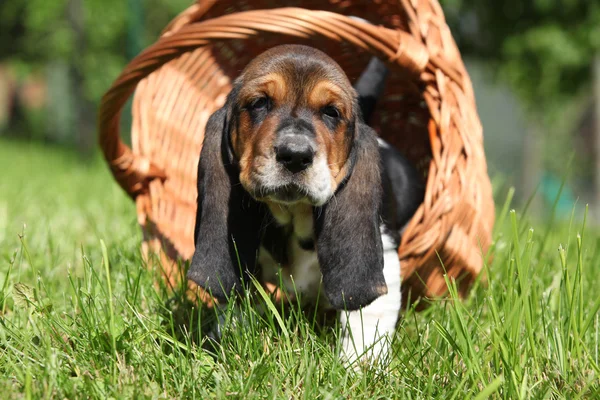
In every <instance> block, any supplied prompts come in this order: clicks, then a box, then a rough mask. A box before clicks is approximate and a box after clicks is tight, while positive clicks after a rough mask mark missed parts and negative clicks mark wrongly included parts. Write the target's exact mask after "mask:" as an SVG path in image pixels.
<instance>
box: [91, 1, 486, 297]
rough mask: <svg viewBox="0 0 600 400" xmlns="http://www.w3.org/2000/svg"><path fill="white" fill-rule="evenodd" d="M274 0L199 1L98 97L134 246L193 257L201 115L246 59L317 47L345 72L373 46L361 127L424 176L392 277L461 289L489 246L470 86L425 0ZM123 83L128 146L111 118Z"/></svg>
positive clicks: (355, 68)
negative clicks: (128, 108)
mask: <svg viewBox="0 0 600 400" xmlns="http://www.w3.org/2000/svg"><path fill="white" fill-rule="evenodd" d="M281 3H282V2H281V1H276V0H253V1H239V0H235V1H231V0H222V1H214V0H212V1H211V0H200V1H199V3H197V4H194V5H192V6H191V7H190V8H188V9H187V10H186V11H184V12H183V13H182V14H180V15H179V16H178V17H177V18H176V19H175V20H173V21H172V22H171V24H170V25H169V26H168V27H167V28H166V30H165V31H164V33H163V35H162V37H161V38H160V39H159V40H158V41H157V42H156V43H155V44H154V45H152V46H150V47H149V48H147V49H146V50H145V51H144V52H142V53H141V54H140V55H139V56H138V57H136V58H135V59H134V60H133V61H132V62H131V63H130V64H129V65H128V66H127V67H126V68H125V70H124V71H123V72H122V74H121V76H119V78H118V79H117V80H116V81H115V82H114V84H113V86H112V87H111V88H110V90H109V91H108V92H107V93H106V94H105V96H104V97H103V99H102V104H101V107H100V115H99V127H100V144H101V147H102V150H103V151H104V154H105V157H106V159H107V161H108V163H109V164H110V167H111V169H112V172H113V174H114V176H115V178H116V180H117V181H118V182H119V184H120V185H121V186H122V187H123V189H125V190H126V191H127V192H128V193H129V194H130V195H131V196H132V197H133V198H134V199H135V201H136V205H137V212H138V216H139V223H140V225H141V226H142V228H143V231H144V246H145V248H146V249H153V250H158V249H159V248H162V249H163V250H165V252H164V253H166V254H167V255H168V257H169V258H170V259H171V260H176V259H178V258H180V259H184V260H187V259H189V258H190V257H191V256H192V254H193V251H194V243H193V232H194V221H195V211H196V173H197V164H198V156H199V154H200V149H201V147H202V141H203V134H204V127H205V124H206V121H207V119H208V117H209V116H210V115H211V114H212V112H213V111H215V110H216V109H218V108H219V107H221V106H222V105H223V103H224V100H225V97H226V95H227V93H228V92H229V90H230V88H231V82H232V80H233V79H235V77H236V76H237V75H238V74H239V72H240V71H241V70H242V69H243V67H244V66H245V65H246V64H247V63H248V62H249V61H250V60H251V59H252V58H253V57H255V56H256V55H257V54H259V53H261V52H262V51H264V50H266V49H267V48H269V47H272V46H274V45H277V44H281V43H302V44H308V45H311V46H314V47H317V48H319V49H321V50H324V51H325V52H326V53H327V54H329V55H330V56H331V57H332V58H334V59H335V60H336V61H337V62H339V64H340V65H341V66H342V68H344V70H345V71H346V73H347V74H348V76H349V78H350V80H351V81H354V80H355V79H356V78H357V77H358V76H359V75H360V73H361V72H362V71H363V69H364V68H365V66H366V64H367V63H368V61H369V59H370V57H371V56H372V55H373V54H374V55H376V56H378V57H379V58H380V59H382V60H384V61H386V62H387V64H388V66H389V67H390V68H391V70H392V72H391V74H390V76H389V78H388V84H387V86H386V90H385V93H384V95H383V98H382V100H380V102H379V103H378V110H377V111H376V113H375V115H374V116H373V124H372V125H373V127H374V128H375V129H376V130H377V131H378V132H379V134H380V135H381V136H382V137H383V138H385V139H386V140H388V141H389V142H390V143H392V144H394V145H395V146H396V147H398V148H399V149H400V150H401V151H402V152H403V153H404V154H405V155H406V156H407V157H408V158H409V159H410V160H412V161H413V162H414V163H415V165H417V166H418V168H419V169H420V171H422V173H423V177H424V179H425V180H426V183H427V186H426V187H427V189H426V195H425V201H424V203H423V204H422V206H421V207H420V208H419V209H418V211H417V212H416V215H415V216H414V218H413V219H412V220H411V222H410V223H409V225H408V227H407V228H406V230H405V233H404V235H403V237H402V244H401V246H400V249H399V257H400V259H401V264H402V275H403V281H404V286H405V289H410V291H412V295H411V298H415V297H416V296H419V295H427V296H438V295H442V294H444V293H445V291H446V284H445V282H444V279H443V274H444V273H447V274H448V275H449V276H451V277H454V278H456V279H457V281H458V283H459V284H458V287H459V290H460V292H461V293H462V294H465V293H466V292H467V290H468V288H469V286H470V284H471V283H472V282H473V280H474V278H475V277H476V276H477V275H478V274H479V273H480V271H481V267H482V264H483V256H482V254H485V252H486V251H487V249H488V247H489V244H490V241H491V230H492V226H493V223H494V203H493V199H492V191H491V185H490V180H489V177H488V175H487V166H486V161H485V155H484V151H483V137H482V128H481V125H480V122H479V119H478V116H477V111H476V107H475V100H474V96H473V90H472V87H471V82H470V79H469V76H468V75H467V72H466V70H465V67H464V65H463V63H462V60H461V57H460V54H459V52H458V50H457V47H456V45H455V42H454V40H453V39H452V36H451V34H450V31H449V29H448V27H447V25H446V23H445V19H444V16H443V13H442V10H441V8H440V6H439V4H438V2H437V0H362V1H359V0H318V1H309V0H303V1H301V0H286V1H285V4H286V5H293V6H298V7H303V8H291V7H290V8H277V7H278V6H280V5H281ZM350 16H359V17H361V18H363V19H366V20H368V21H370V22H371V23H373V25H370V24H368V23H364V22H360V21H357V20H356V19H353V18H350ZM134 90H135V92H136V93H135V96H134V100H133V126H132V132H131V140H132V148H131V149H130V148H129V147H127V146H126V145H125V144H123V142H122V141H121V139H120V137H119V120H120V113H121V110H122V107H123V105H124V104H125V103H126V101H127V99H128V98H129V97H130V96H131V94H132V93H133V91H134ZM440 260H441V261H442V262H443V264H442V262H440ZM167 273H169V272H167ZM407 292H408V291H407V290H404V293H407Z"/></svg>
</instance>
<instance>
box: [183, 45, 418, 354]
mask: <svg viewBox="0 0 600 400" xmlns="http://www.w3.org/2000/svg"><path fill="white" fill-rule="evenodd" d="M386 74H387V70H386V69H385V67H384V66H383V64H382V63H381V62H379V61H372V62H371V63H370V64H369V66H368V67H367V70H366V71H365V73H364V74H363V75H362V76H361V78H360V79H359V81H358V83H357V88H358V89H359V90H361V91H362V93H361V94H360V95H359V94H358V93H357V91H356V90H355V89H354V88H353V87H352V85H351V84H350V82H349V80H348V78H347V76H346V75H345V73H344V71H343V70H342V69H341V67H340V66H339V65H338V64H337V63H335V62H334V61H333V60H332V59H331V58H330V57H328V56H327V55H326V54H324V53H323V52H321V51H319V50H316V49H313V48H310V47H307V46H300V45H285V46H278V47H275V48H273V49H271V50H268V51H266V52H265V53H263V54H261V55H260V56H258V57H257V58H255V59H254V60H253V61H252V62H250V64H248V66H247V67H246V68H245V69H244V71H243V72H242V73H241V75H240V76H239V78H238V79H236V80H235V82H234V84H233V88H232V91H231V92H230V94H229V96H228V98H227V101H226V103H225V105H224V106H223V107H222V108H221V109H220V110H218V111H216V112H215V113H214V114H213V115H212V116H211V117H210V119H209V121H208V123H207V126H206V132H205V138H204V144H203V148H202V152H201V156H200V163H199V167H198V211H197V219H196V227H195V243H196V249H195V253H194V256H193V258H192V262H191V265H190V269H189V271H188V278H189V279H191V280H193V281H194V282H196V283H197V284H198V285H199V286H201V287H202V288H204V289H205V290H207V291H209V292H210V293H211V294H212V295H213V297H215V298H216V299H217V300H220V301H224V300H225V299H226V298H227V297H228V296H229V295H230V294H232V293H233V292H235V291H237V290H239V289H240V288H241V287H242V286H243V285H241V283H242V282H244V281H248V279H249V278H250V277H251V276H255V277H257V278H258V279H259V280H260V281H261V282H263V283H265V284H272V285H278V284H280V283H282V284H283V288H282V289H283V291H284V292H285V293H287V294H288V296H289V297H290V298H294V299H295V300H297V301H300V302H301V303H302V304H306V305H308V304H314V303H316V302H317V297H318V294H319V293H322V294H323V295H324V296H321V297H324V298H321V299H319V300H318V302H319V305H320V306H321V308H323V309H335V310H340V321H341V325H342V327H343V330H344V336H343V338H344V339H343V346H342V348H343V351H344V355H345V357H347V359H348V360H354V359H355V358H356V357H357V356H359V355H361V354H363V353H365V352H366V351H367V350H370V351H372V353H371V354H373V355H375V356H377V355H379V353H381V352H383V351H386V348H387V340H381V339H385V336H387V335H388V334H391V333H393V332H394V329H395V325H396V322H397V319H398V314H399V311H400V306H401V303H400V262H399V260H398V253H397V248H398V244H399V240H400V230H401V228H402V226H403V225H404V224H405V223H406V222H407V221H408V220H409V219H410V217H411V216H412V214H413V213H414V211H415V210H416V209H417V207H418V206H419V204H420V203H421V201H422V199H423V185H422V183H421V180H420V178H419V176H418V173H417V172H416V171H415V170H414V168H413V167H412V166H411V165H410V163H408V162H407V161H406V160H405V159H404V158H402V156H401V155H400V154H399V153H398V152H397V151H395V150H394V149H393V148H391V147H390V146H389V145H387V144H386V143H385V142H383V141H381V140H380V141H379V142H378V138H377V136H376V134H375V132H374V131H373V130H372V129H371V128H369V127H368V126H367V125H366V124H365V122H364V120H363V118H362V116H361V110H360V106H359V102H360V104H361V105H362V106H363V109H364V113H365V114H366V115H367V117H368V116H369V115H370V112H371V111H372V109H373V108H374V103H375V101H376V99H377V97H378V96H379V94H380V92H381V90H382V89H383V84H382V82H383V80H384V79H385V75H386ZM296 295H297V296H296Z"/></svg>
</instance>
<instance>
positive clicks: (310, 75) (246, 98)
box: [230, 46, 356, 206]
mask: <svg viewBox="0 0 600 400" xmlns="http://www.w3.org/2000/svg"><path fill="white" fill-rule="evenodd" d="M236 88H237V89H236V90H237V94H236V96H235V99H234V103H233V106H232V109H231V110H232V113H233V115H231V116H230V121H231V122H232V123H231V126H230V145H231V148H232V150H233V153H234V154H235V157H236V159H237V160H238V162H239V167H240V176H239V178H240V182H241V184H242V186H243V187H244V189H245V190H246V191H247V192H248V193H250V195H251V196H253V197H254V198H255V199H257V200H260V201H266V202H275V203H284V204H294V203H298V202H302V203H306V204H310V205H313V206H321V205H323V204H325V203H326V202H327V201H328V200H329V199H330V198H331V197H332V196H333V194H334V193H335V191H336V189H337V187H338V185H339V184H340V183H341V182H342V181H343V179H344V178H345V177H346V175H347V173H348V169H349V168H350V166H349V164H350V163H349V160H348V157H349V154H350V150H351V146H352V141H353V139H354V132H355V112H356V105H355V104H356V101H355V98H356V94H355V91H354V89H353V88H352V86H351V85H350V82H349V81H348V78H347V77H346V75H345V74H344V73H343V71H342V70H341V68H340V67H339V66H338V65H337V64H336V63H335V62H334V61H333V60H331V59H330V58H329V57H328V56H326V55H325V54H324V53H322V52H320V51H318V50H315V49H311V48H306V47H303V46H279V47H276V48H274V49H272V50H269V51H267V52H265V53H263V54H262V55H260V56H259V57H257V58H256V59H255V60H254V61H253V62H251V63H250V64H249V65H248V67H246V69H245V70H244V71H243V73H242V75H241V76H240V78H239V79H238V80H237V81H236Z"/></svg>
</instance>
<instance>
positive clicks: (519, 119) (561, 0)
mask: <svg viewBox="0 0 600 400" xmlns="http://www.w3.org/2000/svg"><path fill="white" fill-rule="evenodd" d="M441 3H442V6H443V8H444V10H445V13H446V17H447V20H448V23H449V25H450V27H451V29H452V32H453V34H454V36H455V38H456V41H457V43H458V45H459V47H460V49H461V51H462V54H463V56H464V58H465V61H466V63H467V67H468V69H469V72H470V73H471V76H472V79H473V83H474V87H475V91H476V95H477V102H478V109H479V112H480V116H481V119H482V122H483V125H484V134H485V143H486V151H487V154H488V158H489V166H490V173H491V175H492V177H493V178H494V181H495V183H496V187H497V188H500V189H501V188H503V187H506V186H516V187H517V188H518V189H520V190H517V193H518V194H520V201H521V202H523V203H525V202H527V201H528V200H529V198H530V196H531V195H532V194H533V193H536V192H537V193H538V194H537V196H535V198H533V203H532V204H535V205H536V207H531V209H532V210H533V212H534V213H538V214H539V215H540V216H544V215H545V213H547V212H548V210H550V209H551V208H552V205H553V203H554V201H555V199H556V197H557V194H558V192H559V190H560V188H561V184H562V183H563V182H566V185H565V187H564V190H563V191H562V196H561V197H560V199H559V201H558V212H559V214H561V215H567V216H568V215H570V213H571V211H572V209H573V208H572V207H573V203H575V202H577V204H578V209H581V210H582V209H583V205H584V204H585V203H590V205H591V210H592V214H593V216H595V219H596V220H600V218H599V217H600V124H599V123H598V122H597V121H598V120H600V119H599V118H598V117H597V116H598V115H599V114H600V0H442V1H441ZM190 4H191V1H190V0H125V1H123V0H52V1H47V0H28V1H22V0H2V1H0V146H2V143H3V141H4V142H5V143H6V140H26V141H36V142H42V143H52V144H55V145H59V146H63V147H67V148H69V149H71V150H72V151H73V152H76V153H77V154H79V155H81V160H82V161H81V162H83V163H85V162H89V160H90V159H91V158H92V157H95V153H97V151H98V150H97V146H96V123H95V118H96V111H97V107H98V103H99V100H100V97H101V96H102V94H103V93H104V92H105V91H106V90H107V89H108V87H109V86H110V84H111V82H112V81H113V80H114V79H115V78H116V77H117V75H118V74H119V72H120V71H121V69H122V68H123V67H124V66H125V64H126V63H127V61H128V60H130V59H131V58H133V57H134V56H135V55H136V54H137V53H139V52H140V51H141V49H143V48H144V47H146V46H148V45H149V44H150V43H152V42H153V41H154V40H155V39H156V38H157V37H158V35H159V33H160V31H161V30H162V29H163V28H164V27H165V26H166V24H167V23H168V22H169V21H170V20H171V19H172V18H173V17H174V16H175V15H177V14H178V13H179V12H181V11H182V10H183V9H185V8H186V7H187V6H189V5H190ZM127 122H128V118H127V112H126V113H125V114H124V123H125V124H127ZM54 148H56V146H49V149H50V150H49V151H53V150H51V149H54ZM570 160H572V161H570Z"/></svg>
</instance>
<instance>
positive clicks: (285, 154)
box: [275, 138, 315, 173]
mask: <svg viewBox="0 0 600 400" xmlns="http://www.w3.org/2000/svg"><path fill="white" fill-rule="evenodd" d="M275 157H276V159H277V162H279V163H280V164H282V165H283V166H284V167H286V168H287V169H288V170H289V171H290V172H293V173H296V172H300V171H303V170H305V169H306V168H308V167H309V166H310V165H311V164H312V162H313V159H314V158H315V151H314V150H313V147H312V145H311V143H310V142H309V141H308V140H306V139H304V138H290V139H287V140H285V141H284V143H281V144H279V145H277V146H275Z"/></svg>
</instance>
